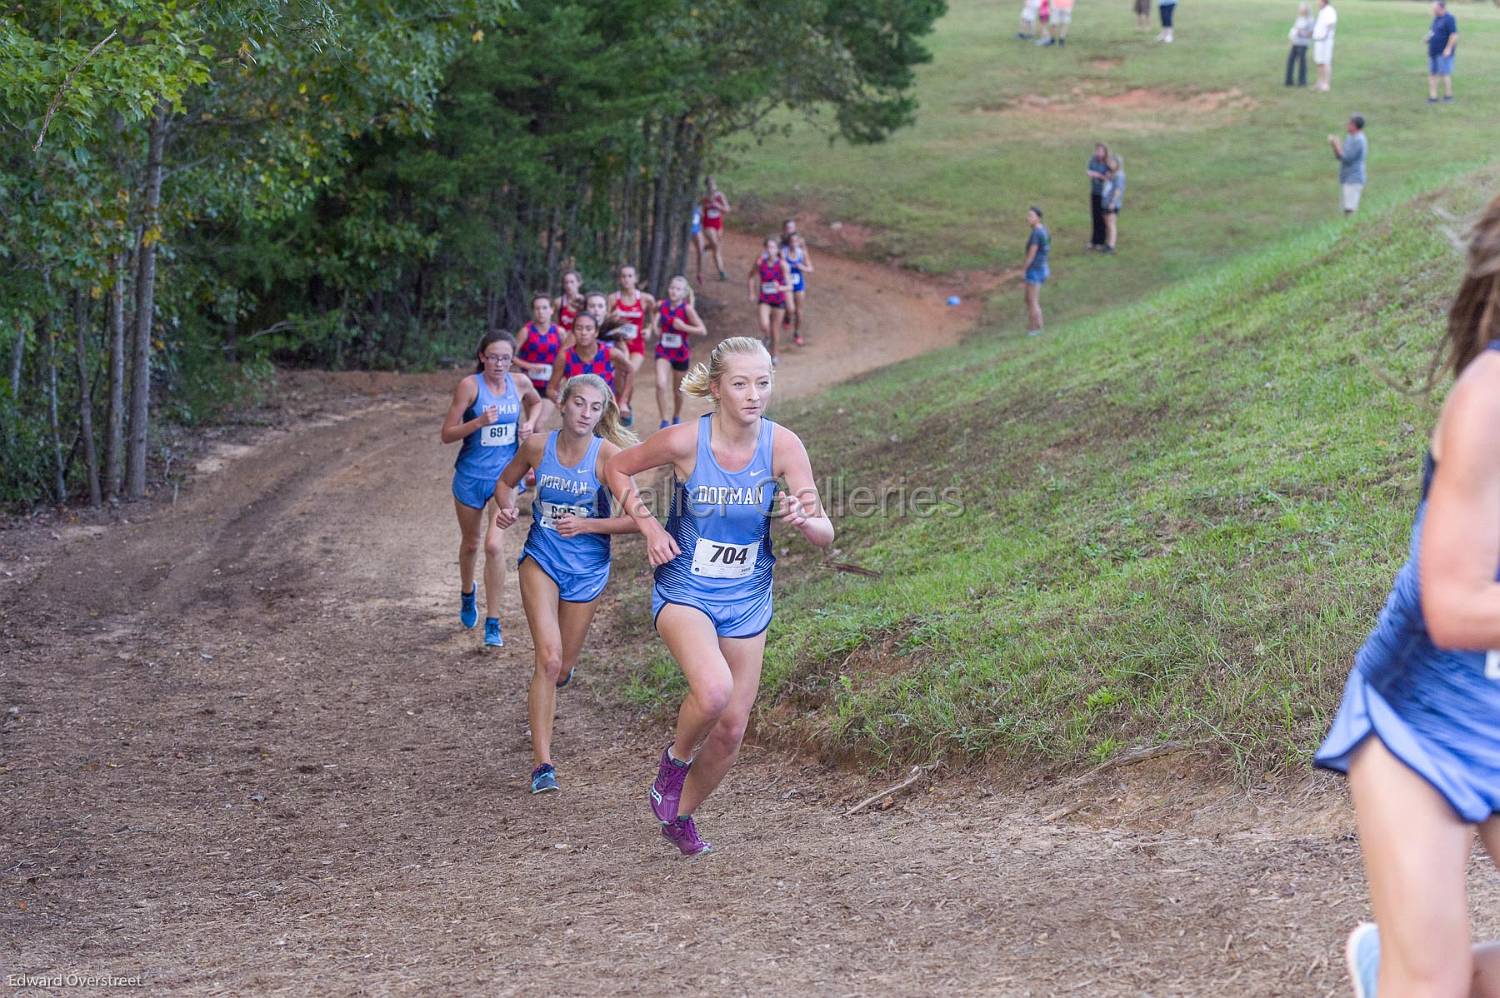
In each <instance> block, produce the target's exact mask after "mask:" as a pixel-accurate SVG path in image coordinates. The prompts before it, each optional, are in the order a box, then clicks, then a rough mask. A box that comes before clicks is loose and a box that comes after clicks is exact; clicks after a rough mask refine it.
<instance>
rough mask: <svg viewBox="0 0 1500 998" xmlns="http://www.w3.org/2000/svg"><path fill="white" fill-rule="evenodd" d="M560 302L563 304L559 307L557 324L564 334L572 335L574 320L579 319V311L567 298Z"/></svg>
mask: <svg viewBox="0 0 1500 998" xmlns="http://www.w3.org/2000/svg"><path fill="white" fill-rule="evenodd" d="M559 300H560V301H561V302H562V304H561V305H559V306H558V307H557V324H558V325H559V326H561V327H562V331H563V332H564V333H571V332H572V331H573V320H574V319H576V318H578V309H576V308H574V307H573V306H572V305H571V304H569V302H568V300H567V299H566V298H562V299H559Z"/></svg>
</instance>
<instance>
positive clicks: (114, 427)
mask: <svg viewBox="0 0 1500 998" xmlns="http://www.w3.org/2000/svg"><path fill="white" fill-rule="evenodd" d="M129 261H130V253H129V252H128V251H127V250H123V249H122V250H120V251H119V252H117V253H116V254H115V255H114V257H113V258H112V259H111V260H110V273H111V274H112V275H113V277H114V286H113V287H112V288H110V292H109V407H108V411H107V413H106V414H105V423H106V429H105V436H104V494H105V496H107V497H108V498H109V499H111V500H114V499H118V498H119V496H120V472H121V469H122V468H123V467H124V464H125V275H126V272H127V267H128V265H129Z"/></svg>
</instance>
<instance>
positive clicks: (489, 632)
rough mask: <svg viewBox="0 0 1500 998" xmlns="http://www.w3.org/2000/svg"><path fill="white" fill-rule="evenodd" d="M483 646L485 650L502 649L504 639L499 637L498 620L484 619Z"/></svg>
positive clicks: (495, 618)
mask: <svg viewBox="0 0 1500 998" xmlns="http://www.w3.org/2000/svg"><path fill="white" fill-rule="evenodd" d="M484 646H485V647H486V648H504V647H505V639H504V638H502V637H501V636H500V618H499V617H486V618H484Z"/></svg>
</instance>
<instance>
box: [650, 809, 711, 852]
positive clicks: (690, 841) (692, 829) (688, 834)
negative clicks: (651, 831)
mask: <svg viewBox="0 0 1500 998" xmlns="http://www.w3.org/2000/svg"><path fill="white" fill-rule="evenodd" d="M661 834H662V837H663V838H665V839H666V840H667V841H668V842H670V843H672V844H673V845H674V846H676V847H677V848H678V849H680V850H682V854H683V855H684V856H701V855H702V854H703V853H706V852H708V851H710V850H711V849H713V846H712V845H710V844H709V843H707V842H704V841H703V840H702V839H701V838H699V837H698V826H697V825H695V824H693V816H692V815H690V814H683V815H679V816H678V817H677V820H675V821H673V822H672V823H671V824H665V825H662V826H661Z"/></svg>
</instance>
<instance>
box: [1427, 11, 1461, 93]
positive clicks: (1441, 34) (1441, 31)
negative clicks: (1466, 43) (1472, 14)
mask: <svg viewBox="0 0 1500 998" xmlns="http://www.w3.org/2000/svg"><path fill="white" fill-rule="evenodd" d="M1457 46H1458V22H1457V21H1456V20H1454V19H1453V15H1452V14H1450V13H1448V3H1447V0H1436V2H1435V3H1434V4H1433V5H1432V28H1431V29H1430V30H1429V31H1428V32H1427V103H1429V104H1436V103H1437V102H1438V80H1442V81H1443V90H1444V92H1443V103H1444V104H1447V103H1450V102H1451V101H1452V100H1453V50H1454V49H1455V48H1456V47H1457Z"/></svg>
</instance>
